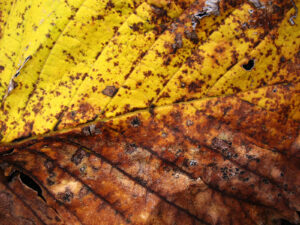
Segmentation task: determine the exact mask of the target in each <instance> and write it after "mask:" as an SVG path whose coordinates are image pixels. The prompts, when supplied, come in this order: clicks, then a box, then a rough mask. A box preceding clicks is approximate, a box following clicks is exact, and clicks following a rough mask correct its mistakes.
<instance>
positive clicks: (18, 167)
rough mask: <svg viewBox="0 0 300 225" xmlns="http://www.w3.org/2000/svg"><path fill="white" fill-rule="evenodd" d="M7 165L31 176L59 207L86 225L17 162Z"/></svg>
mask: <svg viewBox="0 0 300 225" xmlns="http://www.w3.org/2000/svg"><path fill="white" fill-rule="evenodd" d="M6 162H7V163H9V164H11V165H13V166H14V167H16V168H17V169H19V170H20V171H22V172H24V173H25V174H30V177H31V178H33V179H34V181H35V182H36V183H37V184H38V185H40V186H41V187H42V188H43V189H44V190H45V191H46V192H47V194H48V195H49V196H50V197H51V198H53V199H54V200H55V201H56V202H57V203H58V204H59V205H62V206H63V207H64V208H65V209H67V210H68V211H69V212H70V213H71V214H72V215H73V216H74V217H75V218H76V219H77V220H78V221H79V222H80V224H82V225H85V224H84V223H83V222H82V221H81V220H80V219H79V218H78V216H77V215H76V214H74V212H72V211H71V210H70V209H69V208H68V207H67V206H66V205H65V204H64V203H63V202H61V201H59V200H57V199H56V198H55V197H54V195H53V194H52V193H51V192H50V191H49V190H48V189H47V188H46V187H45V186H44V185H43V184H42V182H40V181H39V180H38V179H37V177H35V176H34V175H33V174H32V173H31V172H30V171H28V170H26V169H24V168H22V167H21V166H19V165H18V164H16V163H15V162H12V161H9V160H8V161H6Z"/></svg>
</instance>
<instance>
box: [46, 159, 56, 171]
mask: <svg viewBox="0 0 300 225" xmlns="http://www.w3.org/2000/svg"><path fill="white" fill-rule="evenodd" d="M44 166H45V167H46V169H47V171H48V172H52V171H53V169H54V164H53V162H52V161H50V160H46V161H45V162H44Z"/></svg>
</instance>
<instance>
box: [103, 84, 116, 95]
mask: <svg viewBox="0 0 300 225" xmlns="http://www.w3.org/2000/svg"><path fill="white" fill-rule="evenodd" d="M117 92H118V89H117V88H116V87H115V86H106V88H105V89H104V90H103V91H102V94H104V95H106V96H109V97H113V96H114V95H115V94H116V93H117Z"/></svg>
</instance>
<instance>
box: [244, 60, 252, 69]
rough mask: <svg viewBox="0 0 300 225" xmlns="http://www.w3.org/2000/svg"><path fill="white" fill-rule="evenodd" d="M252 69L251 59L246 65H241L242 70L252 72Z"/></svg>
mask: <svg viewBox="0 0 300 225" xmlns="http://www.w3.org/2000/svg"><path fill="white" fill-rule="evenodd" d="M253 67H254V60H253V59H250V60H249V61H248V63H247V64H244V65H243V68H244V69H245V70H248V71H249V70H252V68H253Z"/></svg>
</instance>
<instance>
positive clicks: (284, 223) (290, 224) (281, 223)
mask: <svg viewBox="0 0 300 225" xmlns="http://www.w3.org/2000/svg"><path fill="white" fill-rule="evenodd" d="M297 214H298V216H300V212H299V211H297ZM280 225H296V224H294V223H290V222H289V221H287V220H284V219H281V220H280Z"/></svg>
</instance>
